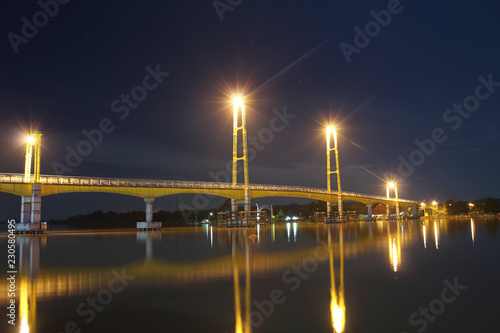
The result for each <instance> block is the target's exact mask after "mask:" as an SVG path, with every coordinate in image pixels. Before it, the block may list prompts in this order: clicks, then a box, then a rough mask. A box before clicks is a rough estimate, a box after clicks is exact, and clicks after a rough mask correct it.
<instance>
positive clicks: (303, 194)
mask: <svg viewBox="0 0 500 333" xmlns="http://www.w3.org/2000/svg"><path fill="white" fill-rule="evenodd" d="M30 181H31V179H29V180H28V179H24V175H23V174H18V173H0V192H6V193H11V194H15V195H19V196H30V195H31V187H32V184H31V183H30ZM40 182H41V184H42V196H46V195H52V194H61V193H77V192H104V193H116V194H123V195H131V196H136V197H141V198H157V197H163V196H166V195H173V194H182V193H201V194H211V195H217V196H221V197H226V198H230V199H237V200H242V199H243V198H244V185H242V184H238V185H235V186H233V185H232V184H231V183H224V182H199V181H181V180H150V179H125V178H101V177H77V176H76V177H75V176H57V175H41V177H40ZM337 195H338V193H337V191H331V193H329V192H328V191H327V190H326V189H320V188H312V187H304V186H287V185H265V184H251V185H250V197H251V198H264V197H299V198H308V199H314V200H320V201H327V202H336V201H337V198H338V196H337ZM342 198H343V200H354V201H359V202H362V203H365V204H374V203H381V204H389V205H394V203H395V201H396V200H395V199H394V198H390V199H387V198H386V197H383V196H377V195H367V194H361V193H353V192H345V191H344V192H342ZM417 204H418V202H417V201H414V200H407V199H399V205H400V206H402V207H409V206H415V205H417Z"/></svg>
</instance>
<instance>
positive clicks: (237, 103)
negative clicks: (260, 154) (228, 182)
mask: <svg viewBox="0 0 500 333" xmlns="http://www.w3.org/2000/svg"><path fill="white" fill-rule="evenodd" d="M238 110H241V126H239V124H240V121H239V120H238V118H239V117H238V114H239V112H238ZM239 131H241V136H242V141H243V156H238V132H239ZM240 160H242V161H243V175H244V182H245V190H244V199H243V203H244V208H245V212H248V211H250V200H251V199H250V188H249V180H248V147H247V120H246V113H245V104H244V102H243V100H242V99H241V98H239V97H236V98H235V99H234V101H233V186H236V185H237V184H238V161H240ZM231 212H232V216H233V219H234V217H235V216H236V217H237V216H238V202H237V200H235V199H231Z"/></svg>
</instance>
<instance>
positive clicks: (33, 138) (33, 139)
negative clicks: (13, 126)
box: [26, 135, 35, 145]
mask: <svg viewBox="0 0 500 333" xmlns="http://www.w3.org/2000/svg"><path fill="white" fill-rule="evenodd" d="M26 142H28V143H29V144H30V145H32V144H34V143H35V137H34V136H32V135H30V136H28V137H27V138H26Z"/></svg>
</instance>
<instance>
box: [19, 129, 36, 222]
mask: <svg viewBox="0 0 500 333" xmlns="http://www.w3.org/2000/svg"><path fill="white" fill-rule="evenodd" d="M41 146H42V133H41V132H39V131H36V132H35V134H33V135H31V136H29V137H28V138H27V140H26V157H25V163H24V182H25V183H32V192H31V196H28V197H24V196H23V197H22V198H21V223H20V224H18V228H17V230H18V231H27V232H31V231H40V232H41V231H42V230H41V225H37V226H35V225H31V226H30V225H28V223H40V221H41V209H42V185H41V183H40V152H41ZM33 150H34V151H35V159H34V163H33V164H34V173H33V176H31V165H32V157H33Z"/></svg>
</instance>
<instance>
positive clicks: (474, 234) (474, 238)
mask: <svg viewBox="0 0 500 333" xmlns="http://www.w3.org/2000/svg"><path fill="white" fill-rule="evenodd" d="M470 233H471V236H472V246H474V243H475V242H476V228H475V227H474V219H470Z"/></svg>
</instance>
